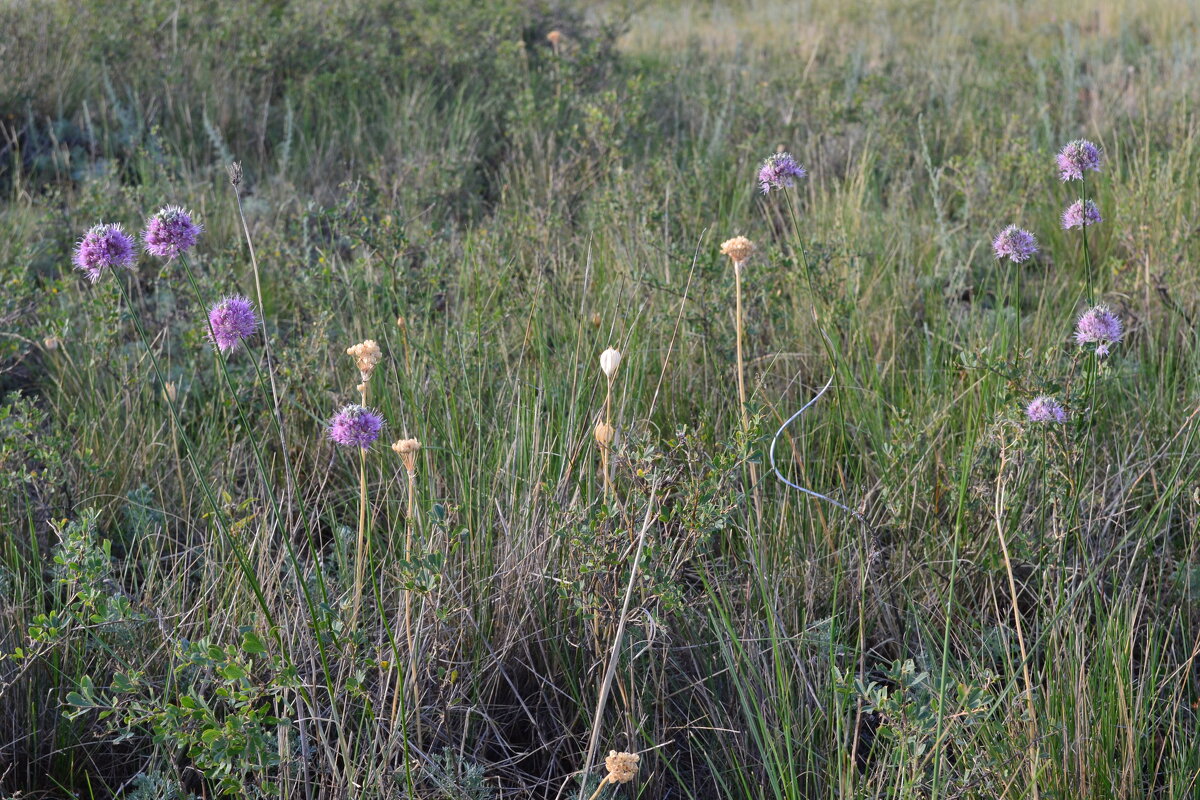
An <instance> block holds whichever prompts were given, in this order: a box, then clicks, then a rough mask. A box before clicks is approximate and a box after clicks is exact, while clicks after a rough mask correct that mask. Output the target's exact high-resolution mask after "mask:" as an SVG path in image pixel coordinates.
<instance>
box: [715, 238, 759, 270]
mask: <svg viewBox="0 0 1200 800" xmlns="http://www.w3.org/2000/svg"><path fill="white" fill-rule="evenodd" d="M721 255H723V256H729V260H730V261H732V262H733V266H734V267H735V268H740V267H741V266H742V264H745V263H746V261H748V260H749V259H750V256H752V255H754V242H752V241H750V240H749V239H747V238H746V237H745V236H735V237H733V238H732V239H726V240H725V241H724V242H722V243H721Z"/></svg>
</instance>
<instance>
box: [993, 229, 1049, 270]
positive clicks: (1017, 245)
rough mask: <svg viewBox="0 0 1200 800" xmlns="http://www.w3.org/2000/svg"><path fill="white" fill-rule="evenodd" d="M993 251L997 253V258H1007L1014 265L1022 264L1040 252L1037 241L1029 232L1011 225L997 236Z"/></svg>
mask: <svg viewBox="0 0 1200 800" xmlns="http://www.w3.org/2000/svg"><path fill="white" fill-rule="evenodd" d="M992 250H994V251H995V252H996V258H1007V259H1008V260H1009V261H1011V262H1013V263H1014V264H1020V263H1021V262H1022V261H1028V260H1029V257H1030V256H1032V255H1033V254H1034V253H1036V252H1037V251H1038V246H1037V239H1035V238H1033V234H1032V233H1030V232H1029V231H1027V230H1023V229H1021V228H1018V227H1017V226H1016V225H1009V226H1008V227H1007V228H1005V229H1004V230H1002V231H1000V233H999V234H998V235H997V236H996V239H995V240H994V241H993V242H992Z"/></svg>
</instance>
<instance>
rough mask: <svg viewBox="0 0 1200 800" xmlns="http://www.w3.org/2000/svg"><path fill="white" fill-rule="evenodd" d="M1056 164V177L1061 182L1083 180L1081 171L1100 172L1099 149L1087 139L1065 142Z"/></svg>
mask: <svg viewBox="0 0 1200 800" xmlns="http://www.w3.org/2000/svg"><path fill="white" fill-rule="evenodd" d="M1055 160H1056V161H1057V162H1058V177H1059V180H1063V181H1079V180H1083V171H1084V170H1087V169H1090V170H1092V171H1094V172H1099V171H1100V148H1098V147H1096V145H1094V144H1092V143H1091V142H1089V141H1088V140H1087V139H1076V140H1075V141H1073V142H1067V145H1066V146H1065V147H1064V148H1063V149H1062V150H1060V151H1058V156H1057V158H1056V159H1055Z"/></svg>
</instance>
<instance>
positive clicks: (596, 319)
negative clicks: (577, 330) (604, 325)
mask: <svg viewBox="0 0 1200 800" xmlns="http://www.w3.org/2000/svg"><path fill="white" fill-rule="evenodd" d="M600 322H601V320H600V312H599V311H593V312H592V327H593V328H599V327H600Z"/></svg>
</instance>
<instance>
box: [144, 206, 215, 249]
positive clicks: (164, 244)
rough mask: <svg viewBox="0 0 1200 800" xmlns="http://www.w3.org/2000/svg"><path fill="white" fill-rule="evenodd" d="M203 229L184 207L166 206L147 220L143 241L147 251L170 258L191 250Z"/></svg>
mask: <svg viewBox="0 0 1200 800" xmlns="http://www.w3.org/2000/svg"><path fill="white" fill-rule="evenodd" d="M203 230H204V228H202V227H201V226H200V225H198V224H197V223H195V222H193V221H192V215H191V214H190V213H188V212H187V211H185V210H184V209H182V208H180V207H179V206H165V207H163V208H160V209H159V210H158V211H157V212H156V213H155V214H154V216H152V217H150V219H148V220H146V229H145V230H144V231H142V241H143V242H145V244H146V252H148V253H150V254H151V255H154V256H158V257H159V258H165V259H167V260H170V259H172V258H175V257H176V256H179V255H182V254H183V253H186V252H187V251H188V250H191V249H192V248H193V247H194V246H195V245H196V239H197V238H198V237H199V236H200V232H201V231H203Z"/></svg>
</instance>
